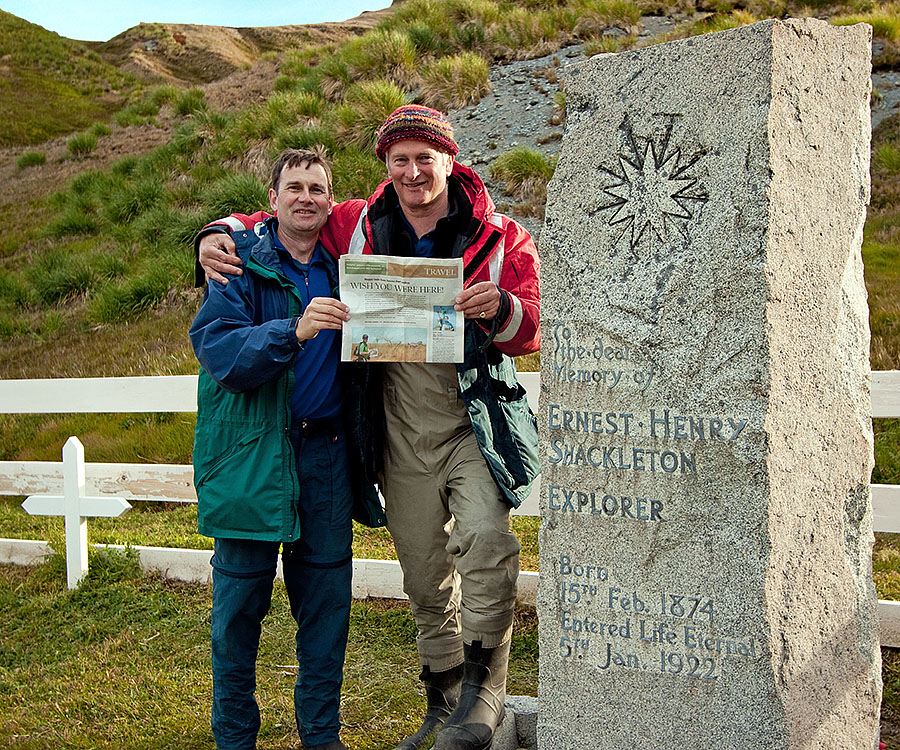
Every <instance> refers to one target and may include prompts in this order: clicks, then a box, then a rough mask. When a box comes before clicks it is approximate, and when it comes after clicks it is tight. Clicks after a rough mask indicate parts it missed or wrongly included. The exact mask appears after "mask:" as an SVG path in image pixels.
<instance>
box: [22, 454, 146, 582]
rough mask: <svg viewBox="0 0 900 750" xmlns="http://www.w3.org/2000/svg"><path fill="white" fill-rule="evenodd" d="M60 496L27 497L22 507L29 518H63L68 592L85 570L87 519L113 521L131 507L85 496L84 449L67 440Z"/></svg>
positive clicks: (114, 499)
mask: <svg viewBox="0 0 900 750" xmlns="http://www.w3.org/2000/svg"><path fill="white" fill-rule="evenodd" d="M62 456H63V494H62V497H59V496H55V495H30V496H29V497H27V498H26V499H25V502H24V503H22V507H23V508H24V509H25V510H26V511H27V512H28V513H29V514H30V515H32V516H63V517H64V518H65V525H66V580H67V582H68V586H69V588H70V589H74V588H76V587H77V586H78V584H79V582H80V581H81V579H82V578H84V576H85V575H86V574H87V571H88V551H87V519H88V517H89V516H94V517H98V516H105V517H107V518H116V517H117V516H121V515H122V514H123V513H124V512H125V511H127V510H131V505H130V504H129V503H128V502H127V501H126V500H123V499H122V498H120V497H85V494H84V446H83V445H82V444H81V441H80V440H79V439H78V438H77V437H70V438H69V439H68V440H67V441H66V444H65V445H64V446H63V451H62Z"/></svg>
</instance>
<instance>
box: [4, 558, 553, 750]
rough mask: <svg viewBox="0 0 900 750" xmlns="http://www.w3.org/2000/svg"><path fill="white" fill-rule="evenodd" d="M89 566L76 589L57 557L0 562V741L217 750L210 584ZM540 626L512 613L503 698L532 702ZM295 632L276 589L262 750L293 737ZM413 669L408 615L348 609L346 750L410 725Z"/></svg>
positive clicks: (370, 606) (380, 742)
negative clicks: (525, 697) (23, 564)
mask: <svg viewBox="0 0 900 750" xmlns="http://www.w3.org/2000/svg"><path fill="white" fill-rule="evenodd" d="M92 557H93V559H92V560H91V573H90V575H89V577H88V579H87V580H86V581H85V582H84V583H83V584H82V586H81V587H80V588H79V589H78V590H77V591H75V592H69V591H67V590H66V589H65V573H64V567H63V564H62V561H61V558H59V557H58V556H57V557H53V558H51V559H50V561H49V562H48V563H46V564H45V565H42V566H39V567H35V568H16V567H11V566H0V685H2V687H3V690H2V691H0V695H2V698H0V711H2V715H3V717H4V721H3V722H2V724H0V744H3V745H4V746H5V747H20V748H39V747H66V748H72V749H73V750H76V749H78V748H93V747H111V748H130V749H134V748H147V749H148V750H149V748H151V747H152V748H172V749H173V750H174V748H178V749H179V750H183V749H187V750H191V749H195V750H200V749H204V750H205V749H206V748H209V749H210V750H211V749H212V748H213V746H214V744H213V740H212V736H211V733H210V731H209V705H210V700H211V675H210V672H209V659H210V656H209V607H210V602H211V597H210V588H209V587H208V586H196V585H186V584H177V583H172V582H166V581H162V580H159V579H157V578H154V577H149V576H143V575H140V574H139V573H138V571H137V570H136V567H135V563H134V558H133V556H128V555H127V554H126V555H123V554H121V553H115V552H113V553H101V554H96V553H95V554H93V555H92ZM48 623H52V624H53V625H52V627H48ZM536 625H537V623H536V619H535V617H534V614H533V612H529V611H527V610H522V611H520V612H518V613H517V623H516V632H515V635H514V641H513V648H512V655H511V659H510V680H509V690H510V692H511V693H518V694H523V693H525V694H531V695H534V694H535V691H536V687H537V679H536V678H537V668H536V663H537V646H536V643H537V628H536ZM294 633H295V625H294V623H293V620H292V619H291V617H290V614H289V609H288V605H287V597H286V595H285V591H284V587H283V585H282V584H281V583H280V582H276V584H275V589H274V596H273V605H272V610H271V612H270V613H269V615H268V617H267V618H266V620H265V622H264V625H263V635H262V640H261V643H260V653H259V657H258V662H257V663H258V669H257V690H258V700H259V703H260V705H261V707H262V728H261V731H260V736H259V744H258V746H259V747H260V748H261V750H265V749H266V748H270V749H272V750H274V749H275V748H284V747H286V746H293V745H294V743H296V742H297V737H296V728H295V726H294V720H293V699H292V686H293V683H294V680H295V679H296V667H295V666H294V665H296V656H295V655H294V649H295V646H294ZM418 671H419V670H418V663H417V659H416V656H415V626H414V624H413V622H412V617H411V615H410V613H409V609H408V606H407V605H406V604H404V603H400V602H383V601H369V602H354V604H353V608H352V612H351V622H350V645H349V648H348V652H347V662H346V666H345V676H344V688H343V694H342V708H341V711H342V719H343V724H344V728H343V731H342V738H343V739H344V741H345V742H346V743H347V744H348V745H349V746H350V747H351V748H353V750H375V749H376V748H383V747H388V746H393V745H394V744H395V743H396V742H397V741H399V740H400V739H401V738H402V737H403V736H405V735H407V734H409V733H411V732H412V731H414V730H415V728H416V727H417V725H418V721H419V720H420V719H421V711H422V708H423V703H424V701H423V699H422V698H421V697H420V696H419V694H418V684H417V683H418V679H417V678H418Z"/></svg>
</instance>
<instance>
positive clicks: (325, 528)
mask: <svg viewBox="0 0 900 750" xmlns="http://www.w3.org/2000/svg"><path fill="white" fill-rule="evenodd" d="M295 447H296V448H297V473H298V477H299V485H300V493H299V497H298V499H297V513H298V514H299V517H300V538H299V539H298V540H297V541H296V542H293V543H290V544H287V543H286V544H284V545H283V549H282V566H283V570H284V584H285V588H286V589H287V594H288V600H289V602H290V606H291V614H292V615H293V616H294V619H295V620H296V622H297V659H298V662H299V672H298V675H297V682H296V685H295V686H294V709H295V713H296V719H297V729H298V731H299V732H300V737H301V739H302V740H303V743H304V745H319V744H324V743H327V742H330V741H332V740H336V739H338V731H339V729H340V713H339V712H340V693H341V682H342V680H343V666H344V654H345V652H346V650H347V632H348V629H349V621H350V579H351V572H352V540H353V529H352V523H351V511H352V504H353V503H352V497H351V492H350V486H349V483H348V481H347V472H348V466H347V450H346V443H345V442H344V438H343V435H339V436H337V437H334V436H332V435H329V434H327V433H320V434H318V435H314V436H312V437H309V438H305V437H304V438H298V439H297V440H296V441H295ZM236 501H237V502H252V498H239V499H236ZM279 546H280V544H279V543H278V542H266V541H257V540H247V539H221V538H217V539H216V540H215V553H214V554H213V557H212V560H211V563H212V567H213V576H212V578H213V603H212V615H211V630H212V671H213V705H212V731H213V736H214V737H215V740H216V747H217V748H219V749H220V750H225V749H226V748H227V749H228V750H233V749H238V748H240V749H241V750H243V749H244V748H255V747H256V735H257V733H258V732H259V726H260V719H259V708H258V706H257V703H256V697H255V692H256V656H257V651H258V649H259V637H260V632H261V630H262V621H263V618H264V617H265V616H266V614H267V613H268V611H269V607H270V605H271V602H272V582H273V580H274V578H275V565H276V562H277V559H278V549H279Z"/></svg>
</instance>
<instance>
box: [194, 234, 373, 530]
mask: <svg viewBox="0 0 900 750" xmlns="http://www.w3.org/2000/svg"><path fill="white" fill-rule="evenodd" d="M267 224H268V226H267V227H266V231H265V233H264V234H263V236H262V237H260V236H257V234H255V233H254V232H252V231H250V230H244V231H240V232H235V233H234V234H233V235H232V237H233V238H234V240H235V244H236V246H237V251H238V254H239V255H240V257H241V260H242V261H243V262H244V268H245V272H244V274H243V275H241V276H238V277H234V278H232V279H231V280H230V281H229V283H228V285H227V286H226V287H224V288H223V287H219V288H217V289H215V290H214V291H213V293H212V294H211V293H210V290H209V289H207V292H206V297H205V298H204V302H203V305H202V307H201V309H200V312H199V313H198V314H197V317H196V318H195V320H194V323H193V325H192V326H191V331H190V335H191V343H192V344H193V346H194V351H195V353H196V355H197V358H198V360H199V361H200V364H201V365H202V368H201V370H200V377H199V384H198V388H197V427H196V431H195V437H194V459H193V460H194V485H195V487H196V489H197V498H198V501H199V505H198V526H199V530H200V533H201V534H205V535H206V536H212V537H227V538H233V539H259V540H265V541H279V542H292V541H296V540H297V539H298V538H299V534H300V526H299V518H298V515H297V512H296V507H295V506H296V502H297V497H298V486H297V485H298V479H297V472H296V460H295V456H294V449H293V446H292V444H291V440H290V430H291V406H290V405H291V394H292V391H293V386H294V373H293V363H294V359H295V357H296V356H297V353H298V352H299V351H300V344H299V342H298V341H297V337H296V332H295V331H296V325H297V319H298V318H299V316H301V315H302V314H303V302H302V300H301V298H300V295H299V294H298V292H297V289H296V287H295V286H294V284H293V283H292V282H291V281H290V280H289V279H288V278H287V277H286V276H285V275H284V274H283V272H282V269H281V263H280V262H279V258H278V254H277V252H276V251H275V249H274V248H273V246H272V236H273V234H272V231H273V230H272V221H271V220H270V222H267ZM328 268H329V275H330V277H331V278H330V280H331V281H332V283H331V286H332V288H334V289H336V288H337V269H336V267H335V264H333V263H330V262H329V266H328ZM339 369H340V368H339ZM354 424H355V420H352V418H351V421H350V422H349V423H348V426H349V427H350V428H351V429H350V430H349V432H348V451H349V459H350V466H351V468H352V467H354V466H358V465H359V461H360V457H359V451H360V449H359V448H357V447H356V443H355V442H354V440H353V436H354V434H356V430H354V429H353V427H354ZM350 473H351V477H350V479H351V485H352V487H353V492H354V518H355V519H356V520H357V521H360V522H362V523H365V524H367V525H369V526H381V525H384V522H385V521H384V513H383V511H382V508H381V504H380V503H379V501H378V495H377V493H376V491H375V488H374V486H373V485H372V484H370V483H366V482H365V481H364V480H363V476H364V473H365V472H362V471H355V470H354V471H351V472H350Z"/></svg>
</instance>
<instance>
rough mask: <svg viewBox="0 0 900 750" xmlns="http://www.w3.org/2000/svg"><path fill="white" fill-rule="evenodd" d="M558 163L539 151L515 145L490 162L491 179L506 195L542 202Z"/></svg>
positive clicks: (522, 199)
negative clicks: (496, 181)
mask: <svg viewBox="0 0 900 750" xmlns="http://www.w3.org/2000/svg"><path fill="white" fill-rule="evenodd" d="M554 167H555V164H554V162H553V160H552V159H548V158H547V157H546V156H544V155H543V154H542V153H541V152H540V151H537V150H535V149H532V148H529V147H527V146H515V147H514V148H512V149H510V150H509V151H507V152H506V153H504V154H501V155H500V156H498V157H497V158H496V159H495V160H494V161H493V162H492V163H491V177H492V178H493V179H495V180H498V181H499V182H501V183H502V184H503V192H504V193H505V194H506V195H512V196H514V197H515V198H516V199H517V200H520V201H524V202H531V203H543V202H544V201H545V200H546V199H547V183H548V182H549V181H550V178H551V177H552V176H553V170H554Z"/></svg>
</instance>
